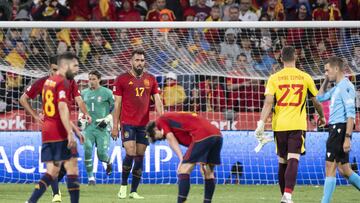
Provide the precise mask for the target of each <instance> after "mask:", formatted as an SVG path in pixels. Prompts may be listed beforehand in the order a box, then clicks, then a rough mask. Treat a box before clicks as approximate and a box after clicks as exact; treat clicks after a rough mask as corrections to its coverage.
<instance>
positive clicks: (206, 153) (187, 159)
mask: <svg viewBox="0 0 360 203" xmlns="http://www.w3.org/2000/svg"><path fill="white" fill-rule="evenodd" d="M222 143H223V138H222V137H221V136H212V137H209V138H206V139H204V140H202V141H200V142H193V143H191V144H190V146H189V148H188V150H187V151H186V153H185V155H184V158H183V163H205V164H213V165H219V164H220V163H221V159H220V153H221V148H222Z"/></svg>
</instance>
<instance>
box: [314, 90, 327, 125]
mask: <svg viewBox="0 0 360 203" xmlns="http://www.w3.org/2000/svg"><path fill="white" fill-rule="evenodd" d="M311 101H312V102H313V104H314V107H315V109H316V111H317V112H318V114H319V120H318V126H319V127H324V126H325V125H326V119H325V116H324V111H323V109H322V106H321V104H320V102H319V101H318V100H317V99H316V97H311Z"/></svg>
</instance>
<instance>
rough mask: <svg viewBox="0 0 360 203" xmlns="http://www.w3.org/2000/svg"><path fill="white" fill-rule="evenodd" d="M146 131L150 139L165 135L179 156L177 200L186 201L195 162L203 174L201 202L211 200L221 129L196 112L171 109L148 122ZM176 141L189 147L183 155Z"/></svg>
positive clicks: (220, 143)
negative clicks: (202, 198) (202, 196)
mask: <svg viewBox="0 0 360 203" xmlns="http://www.w3.org/2000/svg"><path fill="white" fill-rule="evenodd" d="M146 133H147V134H148V135H149V137H150V140H151V141H152V142H154V141H156V140H162V139H166V140H167V141H168V143H169V145H170V147H171V148H172V149H173V150H174V152H175V153H176V155H177V156H178V158H179V159H180V164H179V166H178V179H179V180H178V182H179V191H178V200H177V202H178V203H180V202H185V201H186V199H187V196H188V194H189V190H190V173H191V171H192V170H193V169H194V166H195V164H196V163H200V166H201V167H200V170H201V172H202V174H203V175H204V177H205V195H204V202H211V199H212V196H213V194H214V191H215V176H214V168H215V165H219V164H220V152H221V147H222V142H223V138H222V135H221V132H220V130H219V129H218V128H216V127H215V126H213V125H212V124H211V123H210V122H209V121H208V120H206V119H205V118H203V117H201V116H199V115H197V114H196V113H190V112H172V113H165V114H164V115H162V116H160V117H159V118H158V119H157V120H156V121H151V122H149V123H148V125H147V126H146ZM179 144H181V145H183V146H186V147H188V150H187V151H186V153H185V155H184V157H183V154H182V152H181V149H180V146H179Z"/></svg>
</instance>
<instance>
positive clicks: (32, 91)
mask: <svg viewBox="0 0 360 203" xmlns="http://www.w3.org/2000/svg"><path fill="white" fill-rule="evenodd" d="M57 58H58V57H57V55H53V56H51V57H50V60H49V75H48V76H45V77H42V78H40V79H38V80H36V81H35V82H34V83H33V84H32V85H30V86H29V87H28V88H27V89H26V91H25V93H24V94H23V95H22V96H21V97H20V104H21V105H22V106H23V107H24V108H25V110H26V111H27V112H28V113H29V114H30V115H31V116H32V117H33V118H34V119H35V121H37V122H38V123H40V124H41V125H42V124H43V121H44V114H43V113H40V114H37V113H36V111H35V110H34V109H33V108H32V107H31V105H30V103H29V99H35V98H36V97H37V96H38V95H41V91H42V89H43V86H44V83H45V81H46V80H47V79H48V78H49V77H51V76H53V75H55V74H56V71H57V70H58V66H57ZM70 92H71V96H70V100H71V103H73V100H75V101H76V103H77V104H78V106H79V108H80V109H81V110H82V111H83V112H84V113H85V115H86V116H85V117H86V118H91V117H90V116H89V115H88V113H87V111H86V107H85V104H84V102H83V100H82V99H81V96H80V93H79V90H78V87H77V84H76V82H75V80H70ZM71 125H72V126H73V130H74V132H75V133H76V135H78V136H79V138H80V143H82V142H83V140H84V137H83V135H82V134H81V132H80V130H79V129H78V128H77V127H76V126H75V125H74V124H73V123H71ZM74 155H75V156H77V152H76V153H74ZM65 174H66V171H65V168H64V166H63V165H62V166H61V170H60V172H59V176H58V178H57V179H55V180H54V181H53V182H52V183H51V189H52V192H53V193H52V194H53V199H52V202H61V193H60V190H59V181H61V180H62V178H63V177H64V176H65Z"/></svg>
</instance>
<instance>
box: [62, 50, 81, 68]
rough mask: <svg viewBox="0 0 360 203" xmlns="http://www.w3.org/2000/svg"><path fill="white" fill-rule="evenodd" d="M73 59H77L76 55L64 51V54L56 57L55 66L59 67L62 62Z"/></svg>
mask: <svg viewBox="0 0 360 203" xmlns="http://www.w3.org/2000/svg"><path fill="white" fill-rule="evenodd" d="M73 59H78V57H77V56H76V54H75V53H74V52H72V51H65V52H64V53H62V54H60V55H59V56H58V58H57V64H58V65H59V64H60V62H61V61H62V60H73Z"/></svg>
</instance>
